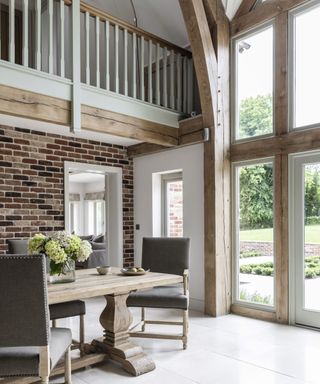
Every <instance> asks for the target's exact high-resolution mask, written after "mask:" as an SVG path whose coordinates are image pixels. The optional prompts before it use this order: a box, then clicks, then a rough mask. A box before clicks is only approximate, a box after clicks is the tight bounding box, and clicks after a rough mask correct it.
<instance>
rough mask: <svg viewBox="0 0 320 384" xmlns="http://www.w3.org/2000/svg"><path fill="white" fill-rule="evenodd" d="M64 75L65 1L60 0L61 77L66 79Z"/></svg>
mask: <svg viewBox="0 0 320 384" xmlns="http://www.w3.org/2000/svg"><path fill="white" fill-rule="evenodd" d="M64 75H65V62H64V0H60V76H61V77H64Z"/></svg>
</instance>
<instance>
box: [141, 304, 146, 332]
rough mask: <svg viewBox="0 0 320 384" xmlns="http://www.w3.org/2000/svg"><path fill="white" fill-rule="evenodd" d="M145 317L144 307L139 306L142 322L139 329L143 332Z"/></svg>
mask: <svg viewBox="0 0 320 384" xmlns="http://www.w3.org/2000/svg"><path fill="white" fill-rule="evenodd" d="M145 319H146V312H145V308H144V307H142V308H141V322H142V327H141V330H142V332H144V331H145V329H146V324H145Z"/></svg>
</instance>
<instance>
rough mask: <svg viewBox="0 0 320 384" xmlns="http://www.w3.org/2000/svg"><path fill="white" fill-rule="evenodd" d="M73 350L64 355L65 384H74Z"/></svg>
mask: <svg viewBox="0 0 320 384" xmlns="http://www.w3.org/2000/svg"><path fill="white" fill-rule="evenodd" d="M70 351H71V348H70V347H69V348H68V349H67V350H66V352H65V355H64V382H65V384H72V381H71V353H70Z"/></svg>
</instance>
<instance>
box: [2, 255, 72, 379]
mask: <svg viewBox="0 0 320 384" xmlns="http://www.w3.org/2000/svg"><path fill="white" fill-rule="evenodd" d="M0 313H1V316H0V377H13V378H14V377H16V376H38V377H40V378H41V382H42V383H49V375H50V371H51V370H52V368H54V366H55V365H56V364H57V362H58V361H59V360H60V358H61V357H62V356H63V355H64V356H65V383H67V384H71V361H70V345H71V342H72V335H71V330H70V329H66V328H54V329H50V328H49V308H48V299H47V282H46V267H45V257H44V256H42V255H33V256H29V255H15V256H12V257H7V256H6V255H0Z"/></svg>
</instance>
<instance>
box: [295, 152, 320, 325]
mask: <svg viewBox="0 0 320 384" xmlns="http://www.w3.org/2000/svg"><path fill="white" fill-rule="evenodd" d="M289 191H290V196H289V197H290V212H289V217H290V221H289V222H290V239H291V240H290V257H291V263H290V296H291V298H290V307H291V311H290V314H291V322H292V323H296V324H301V325H306V326H312V327H317V328H320V152H312V153H304V154H298V155H292V156H291V158H290V187H289Z"/></svg>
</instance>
